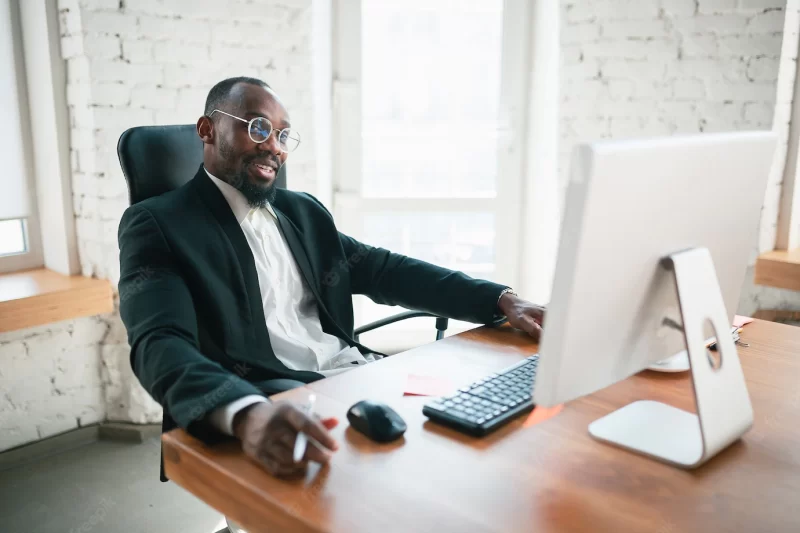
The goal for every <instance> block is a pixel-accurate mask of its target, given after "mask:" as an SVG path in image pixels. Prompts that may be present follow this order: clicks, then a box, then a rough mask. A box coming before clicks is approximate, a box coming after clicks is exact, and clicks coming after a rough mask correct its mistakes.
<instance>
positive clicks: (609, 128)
mask: <svg viewBox="0 0 800 533" xmlns="http://www.w3.org/2000/svg"><path fill="white" fill-rule="evenodd" d="M797 7H798V1H797V0H789V3H788V9H787V2H786V0H783V1H781V0H639V1H636V2H632V1H631V0H579V1H578V0H566V1H562V15H563V17H562V21H561V25H562V65H563V70H562V102H561V104H562V105H561V133H560V139H561V147H560V151H561V156H560V175H561V182H562V186H563V184H564V183H566V178H567V175H568V174H567V173H568V171H569V157H570V155H571V150H572V148H573V146H574V145H575V143H576V142H577V141H580V140H593V139H599V138H633V137H644V136H658V135H671V134H675V133H698V132H708V131H732V130H743V129H769V128H770V127H772V126H773V119H774V124H775V131H777V132H778V134H779V137H780V138H781V139H782V148H781V149H780V150H778V153H777V154H776V163H777V164H776V165H774V167H773V171H772V175H771V178H770V182H769V183H770V184H769V186H768V191H767V195H766V198H765V203H764V210H763V212H762V222H761V235H760V239H759V247H760V249H761V250H762V251H763V250H766V249H772V245H773V244H774V241H775V223H776V221H777V209H778V200H779V197H780V185H781V179H782V170H783V167H782V161H783V158H784V157H785V154H786V139H787V137H788V121H789V116H790V113H791V99H792V91H793V86H794V74H795V69H796V55H797V35H796V34H797V27H798V25H797V22H796V21H797V19H798V16H797ZM787 12H788V14H789V21H788V22H787V24H788V27H789V29H790V30H791V31H790V34H789V35H788V36H787V37H789V38H788V39H784V31H783V30H784V17H785V15H786V14H787ZM782 51H783V54H782ZM779 70H780V72H781V79H780V83H778V81H779V80H778V73H779ZM776 93H777V96H776ZM776 102H777V105H776ZM754 256H755V253H754ZM748 276H749V277H748V280H749V281H748V284H747V286H746V287H745V290H744V291H743V295H742V301H741V304H740V311H742V312H744V313H752V312H754V311H755V310H756V309H758V308H759V307H761V308H771V307H772V308H781V307H796V308H800V296H798V294H797V293H791V292H787V291H777V290H775V291H768V290H763V289H762V288H759V287H754V286H753V285H752V272H750V273H749V274H748Z"/></svg>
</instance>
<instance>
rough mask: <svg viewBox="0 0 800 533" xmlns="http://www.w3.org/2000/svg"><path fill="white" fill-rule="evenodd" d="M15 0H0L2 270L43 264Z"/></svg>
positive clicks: (0, 243)
mask: <svg viewBox="0 0 800 533" xmlns="http://www.w3.org/2000/svg"><path fill="white" fill-rule="evenodd" d="M19 28H20V23H19V13H18V12H17V11H16V2H10V1H9V0H0V106H2V107H0V108H2V109H3V113H4V122H3V123H4V127H3V128H2V129H0V145H2V146H3V166H4V168H3V177H2V194H0V272H9V271H13V270H21V269H24V268H33V267H37V266H41V265H42V263H43V261H42V253H41V246H40V243H39V229H38V226H37V221H36V218H35V214H36V213H35V208H34V202H33V201H32V200H33V197H34V191H33V176H32V175H31V172H30V169H31V165H30V161H31V154H30V151H29V146H30V145H29V143H28V139H29V129H28V125H27V124H26V122H25V121H24V120H23V117H27V102H26V100H25V95H26V91H25V72H24V69H23V67H22V65H23V60H22V35H21V34H20V32H19Z"/></svg>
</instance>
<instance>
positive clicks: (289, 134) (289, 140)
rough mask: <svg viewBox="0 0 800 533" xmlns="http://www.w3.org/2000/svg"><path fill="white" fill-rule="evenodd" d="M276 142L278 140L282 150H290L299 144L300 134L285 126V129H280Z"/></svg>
mask: <svg viewBox="0 0 800 533" xmlns="http://www.w3.org/2000/svg"><path fill="white" fill-rule="evenodd" d="M278 142H280V145H281V150H283V151H284V152H292V151H294V150H295V149H296V148H297V147H298V146H300V134H299V133H297V132H296V131H294V130H293V129H290V128H286V129H285V130H281V134H280V136H279V138H278Z"/></svg>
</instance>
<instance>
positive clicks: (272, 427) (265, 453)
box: [233, 401, 339, 477]
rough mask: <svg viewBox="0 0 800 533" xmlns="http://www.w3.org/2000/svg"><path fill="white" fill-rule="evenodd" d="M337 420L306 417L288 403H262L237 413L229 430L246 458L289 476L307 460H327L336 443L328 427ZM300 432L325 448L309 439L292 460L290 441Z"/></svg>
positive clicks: (320, 461)
mask: <svg viewBox="0 0 800 533" xmlns="http://www.w3.org/2000/svg"><path fill="white" fill-rule="evenodd" d="M338 423H339V421H338V420H337V419H335V418H327V419H324V420H320V419H318V418H315V417H313V416H309V415H307V414H306V413H304V412H303V410H302V409H301V408H300V407H298V406H296V405H294V404H292V403H290V402H285V401H284V402H276V403H266V402H265V403H257V404H254V405H253V406H251V407H249V408H247V409H246V410H244V411H243V412H241V413H237V416H236V418H235V419H234V423H233V431H234V434H235V435H236V437H237V438H238V439H239V440H240V441H241V443H242V450H243V451H244V453H245V454H246V455H247V456H248V457H250V458H251V459H253V460H254V461H256V462H257V463H258V464H260V465H261V466H263V467H264V468H265V469H266V470H267V471H268V472H270V473H271V474H273V475H275V476H279V477H289V476H296V475H299V474H302V473H304V472H305V470H306V467H307V466H308V462H309V461H316V462H318V463H323V464H325V463H327V462H328V461H329V460H330V458H331V453H332V452H334V451H336V450H337V449H338V448H339V445H338V444H337V442H336V440H334V438H333V437H332V436H331V434H330V432H328V430H329V429H332V428H334V427H336V425H337V424H338ZM301 431H302V432H303V433H305V434H306V435H308V436H310V437H312V438H314V439H316V441H317V442H319V443H320V444H321V445H322V446H324V447H325V449H322V450H321V449H319V448H318V447H317V446H316V445H314V444H313V443H312V442H311V441H310V440H309V442H308V446H306V454H305V456H304V457H303V459H302V460H301V461H300V462H298V463H295V462H294V458H293V453H294V443H295V440H296V439H297V434H298V433H299V432H301Z"/></svg>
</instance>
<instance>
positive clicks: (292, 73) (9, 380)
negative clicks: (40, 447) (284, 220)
mask: <svg viewBox="0 0 800 533" xmlns="http://www.w3.org/2000/svg"><path fill="white" fill-rule="evenodd" d="M311 1H312V0H229V1H225V2H220V1H218V0H191V1H189V0H129V1H127V2H120V1H119V0H59V2H58V7H59V21H60V33H61V49H62V55H63V56H64V59H66V61H67V103H68V105H69V114H70V121H71V141H70V144H71V161H72V172H73V176H72V185H73V205H74V207H75V216H76V228H77V229H76V231H77V236H78V247H79V253H80V258H81V267H82V270H83V274H84V275H87V276H97V277H100V278H106V279H110V280H111V281H112V282H113V283H114V285H116V283H117V281H118V279H119V263H118V253H119V251H118V248H117V237H116V234H117V226H118V225H119V218H120V216H121V214H122V212H123V210H124V209H125V207H126V206H127V189H126V186H125V181H124V178H123V176H122V172H121V170H120V168H119V163H118V160H117V156H116V144H117V139H118V138H119V135H120V134H121V133H122V132H123V131H124V130H125V129H127V128H129V127H132V126H138V125H146V124H176V123H194V122H195V121H196V120H197V118H198V117H199V116H200V114H202V112H203V106H204V104H205V97H206V94H207V93H208V90H209V89H210V88H211V86H212V85H213V84H214V83H216V82H217V81H220V80H221V79H223V78H226V77H229V76H238V75H247V76H255V77H260V78H262V79H264V80H265V81H266V82H267V83H269V84H270V85H271V86H272V87H273V88H274V89H275V90H276V91H277V92H278V94H279V95H281V97H282V98H283V100H284V102H285V103H286V104H287V107H288V108H289V112H290V114H291V116H292V124H293V125H295V124H296V127H297V128H298V129H299V130H300V131H301V132H308V135H307V136H306V137H307V138H309V139H310V138H312V135H311V132H312V129H313V128H312V117H311V112H312V101H311V94H312V93H311V90H310V89H311V87H310V83H311V50H310V42H311V40H310V31H311V17H310V6H311ZM120 4H123V5H124V6H125V7H123V8H120ZM295 155H298V154H295ZM293 159H294V160H296V161H297V163H296V164H295V165H293V164H292V160H293ZM314 161H315V158H314V154H313V144H312V143H310V142H309V143H304V145H303V153H302V154H301V155H299V156H298V157H294V156H293V157H292V158H290V160H289V166H288V168H289V179H290V185H291V187H292V188H293V189H301V190H312V191H313V190H314V176H315V174H316V167H315V164H314ZM129 353H130V349H129V347H128V345H127V342H126V334H125V330H124V327H123V326H122V324H121V321H120V319H119V315H118V314H117V313H112V314H110V315H108V316H104V317H93V318H85V319H79V320H75V321H71V322H65V323H60V324H52V325H49V326H47V327H43V328H35V329H32V330H26V331H22V332H15V333H11V334H3V335H0V361H3V364H2V366H0V391H2V392H0V427H2V428H3V431H2V433H1V434H0V451H2V450H5V449H8V448H11V447H14V446H18V445H21V444H24V443H26V442H30V441H33V440H36V439H39V438H44V437H46V436H50V435H53V434H56V433H59V432H62V431H67V430H70V429H73V428H76V427H78V426H79V425H86V424H91V423H95V422H98V421H101V420H105V419H108V420H124V421H133V422H137V423H146V422H154V421H158V420H160V408H159V407H158V406H157V405H156V404H155V403H154V402H153V401H152V400H151V399H150V398H149V397H148V396H147V394H146V393H145V392H144V391H143V390H142V389H141V387H140V386H139V384H138V382H137V380H136V379H135V377H134V376H133V373H132V371H131V369H130V363H129ZM7 363H8V364H7Z"/></svg>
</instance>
